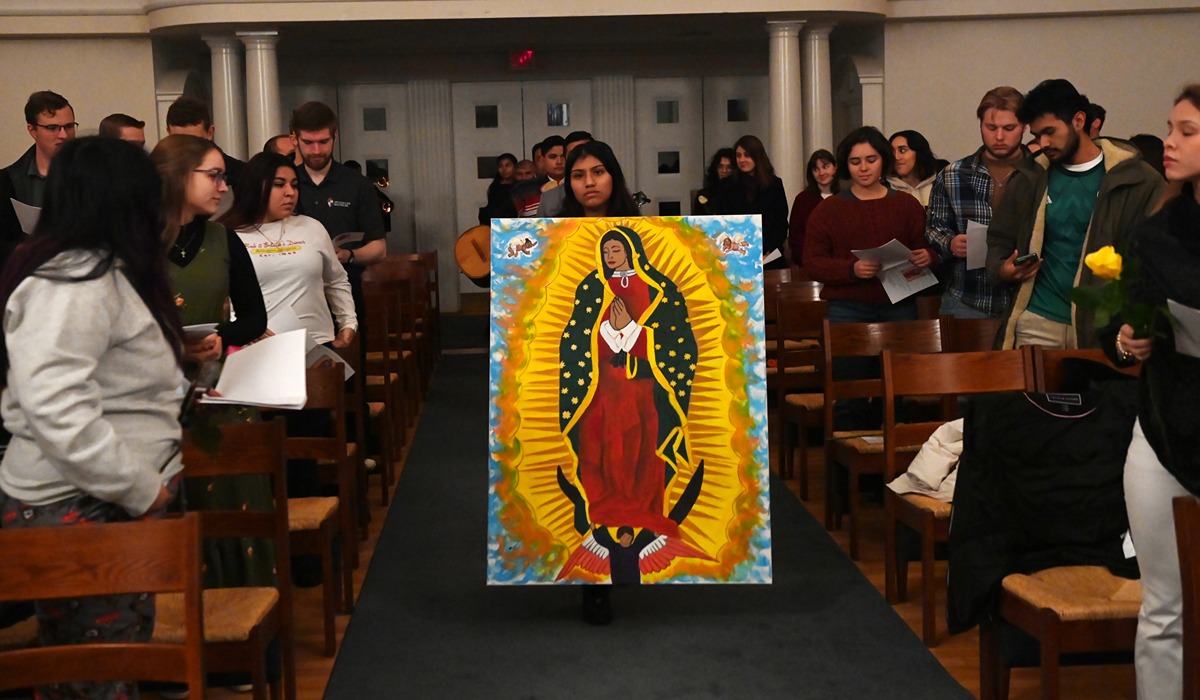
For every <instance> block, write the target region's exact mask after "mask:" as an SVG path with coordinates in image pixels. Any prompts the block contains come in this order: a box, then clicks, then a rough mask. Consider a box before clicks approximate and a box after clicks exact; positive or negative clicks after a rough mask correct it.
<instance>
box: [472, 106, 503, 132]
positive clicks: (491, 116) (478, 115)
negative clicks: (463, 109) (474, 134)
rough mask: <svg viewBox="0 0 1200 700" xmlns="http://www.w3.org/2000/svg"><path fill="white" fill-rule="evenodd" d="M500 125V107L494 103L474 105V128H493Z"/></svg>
mask: <svg viewBox="0 0 1200 700" xmlns="http://www.w3.org/2000/svg"><path fill="white" fill-rule="evenodd" d="M499 126H500V108H499V107H497V106H496V105H475V128H476V129H495V128H497V127H499Z"/></svg>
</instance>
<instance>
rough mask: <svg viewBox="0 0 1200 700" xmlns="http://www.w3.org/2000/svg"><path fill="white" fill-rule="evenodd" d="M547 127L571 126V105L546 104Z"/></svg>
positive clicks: (565, 103)
mask: <svg viewBox="0 0 1200 700" xmlns="http://www.w3.org/2000/svg"><path fill="white" fill-rule="evenodd" d="M546 126H571V105H570V103H568V102H547V103H546Z"/></svg>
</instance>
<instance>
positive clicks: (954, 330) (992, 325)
mask: <svg viewBox="0 0 1200 700" xmlns="http://www.w3.org/2000/svg"><path fill="white" fill-rule="evenodd" d="M938 322H939V323H940V324H941V326H942V352H979V351H983V350H992V349H994V348H995V347H996V334H997V333H998V332H999V331H1000V326H1001V325H1003V319H1000V318H958V317H956V316H941V317H939V318H938ZM1030 369H1031V370H1032V368H1030Z"/></svg>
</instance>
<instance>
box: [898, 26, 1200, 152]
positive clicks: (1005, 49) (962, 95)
mask: <svg viewBox="0 0 1200 700" xmlns="http://www.w3.org/2000/svg"><path fill="white" fill-rule="evenodd" d="M1197 36H1200V13H1187V14H1158V15H1140V16H1103V17H1080V18H1066V17H1063V18H1037V19H1010V20H997V19H990V20H975V21H944V22H941V21H939V22H911V23H889V24H887V25H886V26H885V29H884V43H885V65H884V75H885V79H884V124H885V128H884V133H885V134H890V133H892V132H895V131H899V130H901V129H916V130H917V131H920V132H921V133H923V134H924V135H925V136H926V138H928V139H929V142H930V144H931V145H932V146H933V150H934V152H935V153H936V154H937V155H938V156H940V157H943V158H946V159H948V160H955V159H957V158H961V157H962V156H964V155H967V154H968V153H970V152H971V151H973V150H975V149H976V148H978V147H979V143H980V142H979V122H978V121H977V120H976V119H975V108H976V107H977V106H978V105H979V100H980V98H981V97H983V94H984V93H985V92H987V91H988V90H989V89H991V88H993V87H996V86H997V85H1012V86H1013V87H1015V88H1017V89H1018V90H1020V91H1022V92H1028V91H1029V90H1030V89H1031V88H1033V87H1034V86H1035V85H1037V84H1038V82H1040V81H1042V80H1044V79H1046V78H1066V79H1068V80H1070V81H1071V82H1072V83H1073V84H1074V85H1075V87H1076V88H1077V89H1078V90H1079V91H1080V92H1082V93H1084V94H1085V95H1087V96H1088V98H1089V99H1090V100H1092V101H1093V102H1095V103H1098V104H1100V105H1103V106H1104V108H1105V109H1107V110H1108V120H1107V121H1106V122H1105V124H1104V132H1103V133H1104V134H1106V135H1109V136H1119V137H1122V138H1127V137H1129V136H1131V135H1133V134H1135V133H1139V132H1146V133H1151V134H1156V135H1159V136H1162V135H1164V132H1165V123H1166V119H1167V112H1168V111H1169V109H1170V107H1171V101H1172V100H1173V99H1174V98H1175V96H1176V94H1177V93H1178V92H1179V90H1180V88H1181V87H1182V86H1183V85H1184V84H1186V83H1189V82H1195V81H1200V67H1197V65H1196V62H1195V60H1194V57H1193V56H1192V54H1191V52H1190V50H1189V49H1188V48H1187V47H1191V46H1194V45H1195V41H1196V37H1197Z"/></svg>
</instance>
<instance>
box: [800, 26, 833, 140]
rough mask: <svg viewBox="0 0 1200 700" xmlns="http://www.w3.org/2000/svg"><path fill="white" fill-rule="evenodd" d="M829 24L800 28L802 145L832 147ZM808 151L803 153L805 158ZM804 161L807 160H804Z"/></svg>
mask: <svg viewBox="0 0 1200 700" xmlns="http://www.w3.org/2000/svg"><path fill="white" fill-rule="evenodd" d="M832 31H833V25H832V24H816V25H811V26H808V27H805V28H804V34H803V37H802V38H801V41H800V43H801V45H802V46H803V48H804V59H803V61H802V63H803V64H804V147H805V148H806V149H807V151H808V153H812V152H813V151H815V150H817V149H818V148H824V149H827V150H830V151H832V150H833V145H834V144H833V83H832V80H831V79H830V70H829V33H830V32H832ZM808 153H806V154H805V157H806V158H807V156H808ZM806 162H807V161H806Z"/></svg>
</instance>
